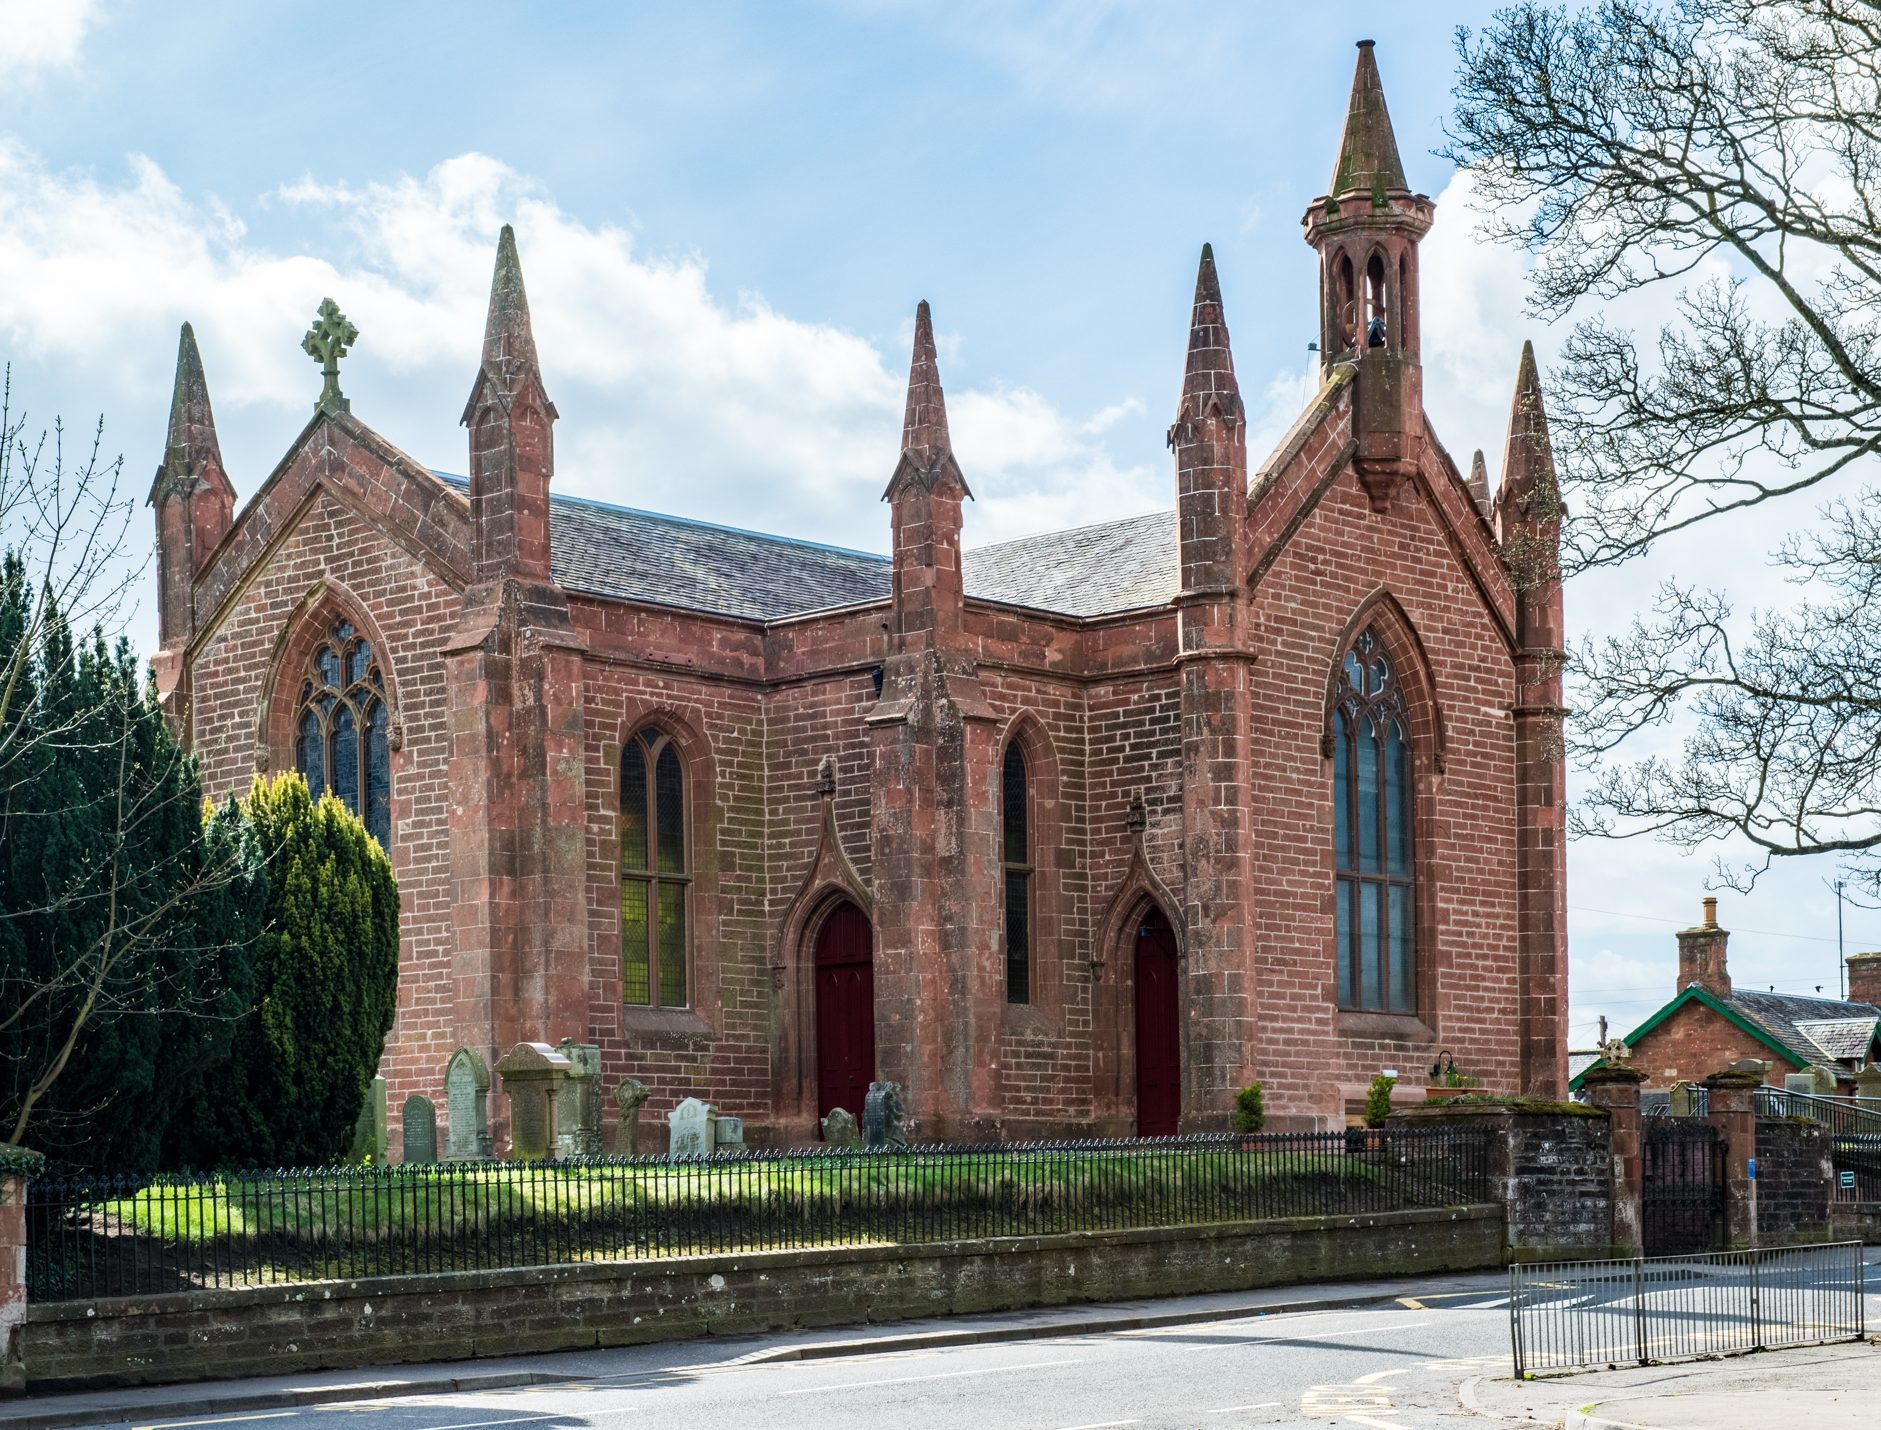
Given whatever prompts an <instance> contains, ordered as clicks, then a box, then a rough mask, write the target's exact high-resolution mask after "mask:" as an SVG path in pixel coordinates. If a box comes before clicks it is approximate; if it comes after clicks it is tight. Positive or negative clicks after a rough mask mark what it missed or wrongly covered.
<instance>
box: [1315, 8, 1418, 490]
mask: <svg viewBox="0 0 1881 1430" xmlns="http://www.w3.org/2000/svg"><path fill="white" fill-rule="evenodd" d="M1435 214H1436V206H1435V205H1434V204H1432V203H1431V201H1430V200H1429V198H1427V197H1426V196H1425V195H1423V194H1417V193H1413V192H1412V191H1411V188H1410V185H1409V184H1408V183H1407V182H1406V180H1405V177H1404V163H1403V160H1402V159H1400V158H1399V157H1398V141H1397V136H1396V135H1394V134H1393V133H1392V132H1391V115H1390V112H1389V111H1388V110H1387V109H1386V108H1385V90H1384V83H1383V81H1382V80H1380V78H1379V77H1378V61H1377V59H1376V58H1375V57H1374V55H1373V53H1372V42H1371V41H1370V40H1360V41H1359V47H1358V68H1357V70H1356V72H1355V73H1354V74H1353V76H1352V94H1351V97H1350V99H1349V100H1348V101H1347V103H1346V116H1345V132H1344V133H1343V134H1342V135H1341V136H1340V138H1339V155H1338V158H1337V160H1336V161H1335V162H1334V164H1333V170H1332V183H1331V184H1330V186H1329V187H1328V189H1327V192H1326V193H1324V194H1322V195H1321V196H1320V197H1319V198H1317V199H1315V200H1313V203H1312V206H1311V207H1310V208H1308V209H1307V211H1306V214H1305V216H1304V217H1303V218H1302V220H1301V224H1302V226H1303V227H1304V229H1305V236H1306V241H1307V242H1308V243H1309V244H1311V245H1312V246H1313V248H1314V249H1315V250H1317V252H1318V253H1319V350H1320V361H1321V363H1322V365H1323V366H1324V368H1325V370H1326V371H1327V372H1330V371H1331V369H1332V367H1333V366H1334V365H1335V364H1337V363H1352V364H1354V365H1355V366H1356V368H1357V382H1356V383H1355V384H1354V391H1353V414H1352V428H1353V436H1354V438H1355V439H1356V440H1357V442H1358V453H1357V456H1356V458H1355V461H1354V467H1355V470H1356V472H1357V475H1358V478H1359V481H1360V482H1361V483H1362V484H1363V485H1364V487H1365V491H1366V494H1367V496H1368V497H1369V498H1370V500H1371V504H1372V507H1373V509H1374V510H1377V511H1380V512H1382V511H1385V510H1386V509H1387V508H1388V507H1389V506H1390V504H1391V497H1392V494H1393V493H1394V492H1395V491H1396V490H1397V488H1398V486H1399V485H1400V484H1401V483H1402V482H1403V481H1405V480H1406V479H1407V478H1408V477H1409V476H1410V475H1411V474H1412V473H1413V472H1414V471H1415V470H1416V469H1417V465H1418V463H1419V461H1420V460H1421V459H1422V455H1423V440H1424V430H1423V418H1424V385H1423V369H1422V366H1421V364H1420V362H1419V359H1418V351H1419V337H1420V335H1419V326H1420V324H1419V315H1418V291H1417V289H1418V282H1417V245H1418V242H1419V240H1421V239H1422V238H1423V236H1424V235H1425V234H1426V233H1428V232H1429V231H1430V225H1431V220H1432V219H1433V217H1434V216H1435Z"/></svg>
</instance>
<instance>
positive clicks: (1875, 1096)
mask: <svg viewBox="0 0 1881 1430" xmlns="http://www.w3.org/2000/svg"><path fill="white" fill-rule="evenodd" d="M1855 1097H1856V1098H1857V1100H1859V1101H1860V1103H1861V1105H1862V1106H1863V1107H1872V1108H1874V1109H1876V1110H1877V1111H1881V1066H1877V1065H1875V1064H1872V1063H1871V1064H1869V1065H1868V1066H1867V1067H1865V1068H1863V1069H1862V1070H1861V1071H1860V1072H1858V1073H1856V1074H1855Z"/></svg>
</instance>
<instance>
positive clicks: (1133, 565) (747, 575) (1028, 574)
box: [433, 472, 1179, 621]
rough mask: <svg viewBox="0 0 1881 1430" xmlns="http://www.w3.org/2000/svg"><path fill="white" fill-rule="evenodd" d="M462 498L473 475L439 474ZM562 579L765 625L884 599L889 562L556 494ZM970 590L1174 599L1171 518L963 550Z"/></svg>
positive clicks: (552, 539)
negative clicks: (462, 493) (786, 617)
mask: <svg viewBox="0 0 1881 1430" xmlns="http://www.w3.org/2000/svg"><path fill="white" fill-rule="evenodd" d="M433 475H435V476H436V477H438V478H439V479H440V480H441V481H444V482H446V483H448V484H449V485H451V486H453V487H455V488H456V489H457V490H459V491H468V490H469V487H470V482H469V479H468V478H466V477H460V476H455V475H453V474H451V473H449V472H437V473H434V474H433ZM549 544H550V549H551V550H552V552H553V553H554V554H553V561H554V568H555V579H556V580H557V581H558V582H560V583H561V584H562V585H563V586H565V587H567V588H568V589H569V590H571V591H584V592H587V593H589V594H591V595H597V596H612V597H614V598H616V599H618V600H623V601H640V602H645V603H647V604H650V605H658V606H673V607H677V608H679V609H681V610H688V611H704V612H708V613H710V614H713V615H722V616H740V617H744V618H746V619H751V620H760V621H770V620H778V619H781V618H782V617H785V616H795V615H803V614H805V613H807V612H811V611H823V610H829V609H831V608H833V607H837V606H850V605H857V604H860V603H863V602H867V601H883V600H887V599H888V595H889V581H890V564H889V559H888V558H887V557H886V556H880V555H877V554H876V553H874V552H871V551H851V550H848V549H847V548H844V547H840V546H825V545H823V544H821V543H819V542H814V541H799V540H796V539H794V538H792V537H787V536H768V535H765V534H764V533H762V532H756V531H744V530H741V529H740V528H738V527H732V526H719V525H716V524H714V523H712V522H705V521H693V520H691V519H689V518H686V517H679V516H663V515H661V514H659V513H657V512H650V511H639V510H636V509H635V508H633V507H624V506H613V505H611V504H609V503H607V502H599V501H593V500H590V499H589V498H586V497H574V496H564V495H561V494H559V493H558V494H555V495H553V496H551V497H550V499H549ZM961 560H962V566H963V567H964V571H963V576H964V579H965V581H966V589H967V594H968V595H969V596H974V597H978V598H980V599H983V600H988V601H1000V602H1004V603H1006V604H1009V605H1015V606H1028V607H1031V608H1033V609H1035V610H1042V611H1054V612H1058V613H1060V614H1063V615H1070V616H1098V615H1106V614H1110V613H1112V612H1116V611H1127V610H1135V609H1138V608H1140V607H1143V606H1156V605H1161V604H1163V603H1164V602H1167V601H1169V600H1170V599H1172V598H1173V597H1174V596H1175V594H1176V587H1177V583H1178V579H1179V567H1178V562H1177V554H1176V515H1175V513H1174V512H1172V511H1165V512H1157V513H1155V514H1153V515H1151V516H1140V517H1131V518H1128V519H1126V520H1123V521H1112V522H1104V523H1102V524H1100V525H1097V526H1085V527H1079V528H1077V529H1076V530H1072V531H1058V532H1052V533H1050V534H1048V535H1044V536H1027V537H1021V538H1020V539H1019V540H1017V541H1005V542H999V543H997V544H995V545H992V546H982V547H978V548H975V549H973V550H969V551H967V552H965V553H963V555H962V558H961Z"/></svg>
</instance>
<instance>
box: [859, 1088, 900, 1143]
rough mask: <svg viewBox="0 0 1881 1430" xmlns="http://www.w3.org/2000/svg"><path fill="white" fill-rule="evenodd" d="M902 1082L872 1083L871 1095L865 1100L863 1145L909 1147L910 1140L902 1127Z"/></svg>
mask: <svg viewBox="0 0 1881 1430" xmlns="http://www.w3.org/2000/svg"><path fill="white" fill-rule="evenodd" d="M901 1117H902V1109H901V1084H900V1083H898V1082H872V1083H870V1084H869V1095H868V1096H867V1097H866V1098H864V1099H863V1101H862V1145H863V1146H864V1147H906V1146H907V1145H908V1139H907V1137H905V1136H904V1135H903V1134H902V1130H901Z"/></svg>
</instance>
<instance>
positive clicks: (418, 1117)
mask: <svg viewBox="0 0 1881 1430" xmlns="http://www.w3.org/2000/svg"><path fill="white" fill-rule="evenodd" d="M398 1125H399V1129H400V1132H401V1135H402V1136H403V1137H404V1139H405V1152H404V1157H405V1160H406V1161H407V1162H435V1161H437V1160H438V1110H437V1108H436V1107H434V1106H433V1105H432V1103H431V1099H430V1098H428V1097H426V1096H425V1095H424V1094H423V1093H419V1092H414V1093H413V1094H412V1095H411V1096H410V1097H408V1098H406V1099H405V1105H404V1106H403V1107H402V1108H400V1109H399V1114H398Z"/></svg>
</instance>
